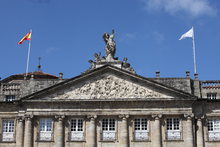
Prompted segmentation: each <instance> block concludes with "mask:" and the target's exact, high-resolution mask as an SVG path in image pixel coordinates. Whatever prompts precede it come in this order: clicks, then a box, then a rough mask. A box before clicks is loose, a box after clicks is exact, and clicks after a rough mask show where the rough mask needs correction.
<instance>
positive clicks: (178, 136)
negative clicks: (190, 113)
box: [166, 130, 182, 140]
mask: <svg viewBox="0 0 220 147" xmlns="http://www.w3.org/2000/svg"><path fill="white" fill-rule="evenodd" d="M166 140H182V132H181V131H175V130H174V131H171V130H170V131H166Z"/></svg>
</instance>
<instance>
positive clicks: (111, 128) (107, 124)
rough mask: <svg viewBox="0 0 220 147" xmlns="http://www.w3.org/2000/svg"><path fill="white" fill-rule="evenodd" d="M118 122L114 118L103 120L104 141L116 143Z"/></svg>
mask: <svg viewBox="0 0 220 147" xmlns="http://www.w3.org/2000/svg"><path fill="white" fill-rule="evenodd" d="M115 124H116V122H115V119H114V118H105V119H102V140H103V141H114V140H115V139H116V125H115Z"/></svg>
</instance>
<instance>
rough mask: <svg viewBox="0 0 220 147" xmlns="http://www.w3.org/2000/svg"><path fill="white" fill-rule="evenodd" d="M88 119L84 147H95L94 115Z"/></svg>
mask: <svg viewBox="0 0 220 147" xmlns="http://www.w3.org/2000/svg"><path fill="white" fill-rule="evenodd" d="M87 118H88V119H89V124H88V125H87V126H86V128H87V129H86V130H87V135H86V137H87V140H88V141H87V143H86V147H96V123H95V122H96V121H95V120H96V118H97V116H96V115H89V116H87Z"/></svg>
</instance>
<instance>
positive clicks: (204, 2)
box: [142, 0, 217, 17]
mask: <svg viewBox="0 0 220 147" xmlns="http://www.w3.org/2000/svg"><path fill="white" fill-rule="evenodd" d="M142 1H143V2H144V4H145V7H146V9H147V10H148V11H151V12H152V11H155V10H157V11H158V10H163V11H165V12H168V13H169V14H172V15H174V14H176V13H179V12H183V13H186V14H188V15H190V16H191V17H198V16H202V15H209V16H213V15H215V14H216V13H217V10H216V9H214V8H213V7H212V6H211V5H210V3H209V1H208V0H142Z"/></svg>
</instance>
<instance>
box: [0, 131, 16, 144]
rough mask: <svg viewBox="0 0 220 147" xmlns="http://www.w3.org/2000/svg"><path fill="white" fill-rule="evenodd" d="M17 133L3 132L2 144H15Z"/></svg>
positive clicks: (1, 135)
mask: <svg viewBox="0 0 220 147" xmlns="http://www.w3.org/2000/svg"><path fill="white" fill-rule="evenodd" d="M14 141H15V133H14V132H2V134H0V142H14Z"/></svg>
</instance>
